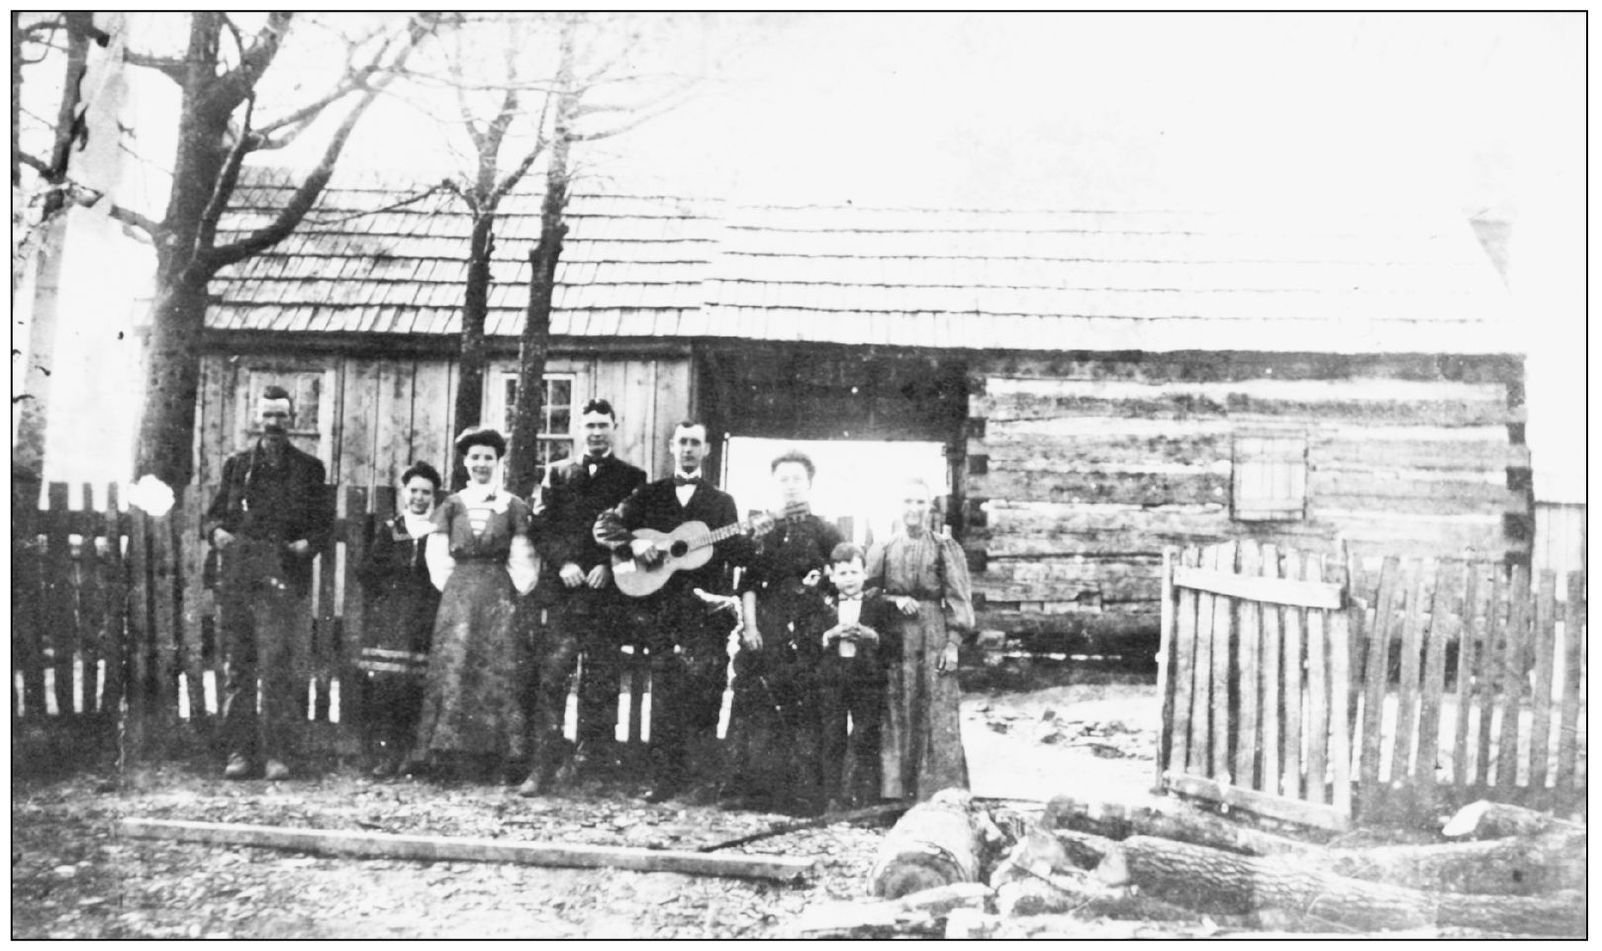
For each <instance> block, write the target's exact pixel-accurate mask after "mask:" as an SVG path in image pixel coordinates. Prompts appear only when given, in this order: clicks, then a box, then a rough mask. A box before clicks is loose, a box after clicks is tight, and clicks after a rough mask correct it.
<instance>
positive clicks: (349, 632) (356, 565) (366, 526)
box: [335, 485, 388, 750]
mask: <svg viewBox="0 0 1602 951" xmlns="http://www.w3.org/2000/svg"><path fill="white" fill-rule="evenodd" d="M343 501H344V510H343V514H344V523H345V563H344V565H343V570H344V573H345V578H344V601H345V604H344V624H343V626H342V627H341V629H340V635H341V637H342V639H343V640H342V642H341V644H340V652H339V653H340V662H339V669H338V670H337V671H336V672H335V675H336V676H337V677H338V678H339V711H338V712H339V730H340V735H341V746H343V747H344V748H346V749H348V750H357V749H360V748H361V745H362V736H363V730H364V728H365V724H364V723H363V722H362V715H363V712H364V711H363V710H362V705H361V702H360V699H359V698H360V695H361V689H360V687H361V672H360V670H359V669H358V668H357V666H356V663H357V661H358V660H359V659H360V657H361V649H362V638H363V632H364V630H365V628H366V625H367V593H366V592H365V591H364V590H363V589H362V584H361V578H360V568H361V564H362V559H363V558H365V557H366V555H367V542H368V539H369V538H370V537H371V533H372V531H373V528H374V523H375V522H378V523H379V524H382V522H381V519H375V518H374V517H373V516H372V515H371V514H369V512H368V509H367V489H366V488H364V487H362V486H355V485H353V486H347V487H346V489H345V493H344V500H343ZM380 511H382V512H387V511H388V510H387V509H384V510H380Z"/></svg>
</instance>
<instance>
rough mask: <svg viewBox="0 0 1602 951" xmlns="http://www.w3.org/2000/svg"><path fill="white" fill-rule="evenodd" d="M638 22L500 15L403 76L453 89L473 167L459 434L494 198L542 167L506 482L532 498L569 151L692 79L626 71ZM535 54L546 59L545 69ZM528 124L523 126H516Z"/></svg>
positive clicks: (660, 103)
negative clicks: (439, 66)
mask: <svg viewBox="0 0 1602 951" xmlns="http://www.w3.org/2000/svg"><path fill="white" fill-rule="evenodd" d="M641 22H642V21H640V20H638V19H635V20H632V21H630V20H628V19H626V18H604V19H603V18H597V17H593V16H587V15H583V14H574V13H566V14H556V15H534V16H529V15H512V16H510V17H508V16H505V15H497V16H494V17H491V18H488V19H484V20H480V21H477V22H475V23H474V24H472V25H471V26H472V29H471V30H468V31H465V32H459V33H458V34H457V35H458V36H459V37H461V38H462V49H458V50H457V51H456V52H455V55H454V56H452V57H450V58H448V59H447V62H446V65H445V67H444V69H443V70H442V71H441V74H440V75H436V76H430V75H429V73H428V71H427V69H426V67H421V66H420V68H419V69H416V70H414V71H413V75H412V77H411V78H412V80H413V81H421V82H428V81H431V80H432V81H438V82H441V83H444V84H446V85H448V86H450V87H452V89H453V90H454V92H455V93H456V98H457V105H458V110H457V112H458V115H457V116H454V117H452V118H451V119H450V120H449V122H450V124H451V125H456V126H459V127H460V128H462V129H464V130H465V132H466V133H467V137H468V139H469V140H470V141H471V143H472V146H473V149H472V152H471V153H470V156H469V158H470V162H471V164H472V166H473V169H474V171H473V173H472V174H471V175H468V176H463V178H462V180H461V181H460V182H459V183H458V184H457V186H456V188H455V191H456V194H457V195H458V196H459V197H460V199H461V200H462V202H463V204H464V205H465V206H466V207H467V210H468V213H469V214H470V215H471V216H472V222H473V227H472V232H471V238H470V241H469V247H468V267H467V283H466V287H465V294H464V298H463V311H462V339H461V346H460V350H459V357H460V365H459V367H458V373H459V380H460V382H459V384H458V386H457V391H456V398H455V404H454V407H455V409H454V413H455V416H454V418H455V420H456V426H457V427H458V428H462V427H465V426H469V425H474V424H477V423H479V422H481V420H480V416H481V410H482V406H483V402H484V390H483V387H484V373H485V368H486V365H487V346H486V341H485V336H484V326H485V318H486V316H487V310H488V297H489V290H490V286H491V283H492V274H491V267H490V265H491V261H492V258H493V254H494V248H495V221H496V215H497V213H498V211H499V207H500V203H501V201H502V199H504V198H505V197H506V196H507V195H508V194H509V193H511V192H512V191H513V190H515V189H516V188H517V186H518V185H519V184H520V183H521V182H522V181H523V179H524V178H525V176H526V175H527V173H528V172H529V171H530V170H531V169H532V168H533V167H534V166H535V165H536V164H537V163H538V161H539V160H540V159H541V158H542V157H543V159H544V161H545V169H544V171H545V188H544V195H543V198H542V201H541V206H540V237H539V239H538V242H537V243H536V245H535V247H534V248H533V249H532V250H531V251H530V253H529V261H530V264H531V265H532V274H531V276H530V279H529V303H528V310H527V315H526V320H525V322H524V328H523V332H522V334H521V337H520V340H519V354H518V377H517V394H516V398H515V400H514V402H513V406H512V420H513V422H512V432H511V433H510V440H509V441H510V443H511V451H510V455H509V458H508V460H507V486H508V488H510V489H511V490H512V491H514V492H516V493H517V494H519V495H523V496H527V495H529V494H530V493H532V492H533V491H534V487H535V486H536V485H537V484H538V482H539V477H540V470H541V466H542V465H543V462H544V460H543V459H542V456H541V452H540V441H539V436H540V425H541V421H542V419H543V415H544V414H543V405H542V403H543V398H544V375H545V357H546V353H547V352H548V350H549V337H550V320H551V304H552V300H553V292H554V289H555V275H556V266H557V263H558V261H559V259H560V257H561V249H562V242H563V239H564V238H565V236H566V233H567V225H566V223H565V220H564V219H565V212H566V208H567V201H568V197H569V195H570V193H571V189H572V183H573V181H574V179H575V177H576V175H577V174H578V169H577V168H576V166H575V164H574V162H573V149H574V146H575V145H577V144H578V143H582V142H588V141H594V140H599V139H604V138H609V137H611V136H615V135H618V134H620V133H622V132H625V131H627V130H629V129H632V128H634V127H635V126H637V125H639V124H640V123H642V122H645V121H647V120H649V119H651V118H653V117H655V116H657V115H660V114H661V113H663V112H665V111H667V110H669V109H671V108H673V107H674V106H675V105H677V104H678V103H679V102H680V101H682V99H683V98H684V96H685V95H686V94H687V92H688V91H689V89H690V88H691V87H692V86H693V82H694V81H693V80H687V79H685V78H683V77H680V76H663V75H660V74H653V73H647V72H641V71H639V70H635V69H632V68H631V54H632V53H633V52H634V51H635V50H637V49H638V47H639V45H640V34H641V31H640V29H639V25H640V23H641ZM475 37H476V38H477V41H476V42H475V41H474V38H475ZM490 37H499V38H500V42H501V44H503V45H504V47H505V52H504V56H503V57H501V59H500V60H498V61H492V62H494V63H495V64H497V65H498V68H497V69H495V70H490V69H487V68H485V63H484V62H483V60H484V56H483V52H482V51H483V50H484V49H485V48H494V47H495V46H496V45H497V44H496V43H495V42H494V40H493V39H491V38H490ZM466 50H471V51H472V52H471V53H469V52H465V51H466ZM475 55H476V59H475V58H474V57H475ZM541 56H548V57H549V58H550V60H551V61H552V62H551V63H543V62H541V61H540V57H541ZM553 64H554V70H553V69H552V68H551V66H552V65H553ZM466 66H472V67H475V68H464V67H466ZM531 100H532V101H537V102H538V103H539V106H538V108H537V110H536V109H534V108H531V106H530V101H531ZM475 105H476V106H477V107H478V108H476V109H475V108H474V106H475ZM525 117H526V118H527V119H528V120H529V122H527V123H523V122H520V120H521V119H523V118H525ZM503 169H504V171H503ZM465 480H466V473H465V472H464V471H462V470H461V466H460V464H458V465H457V466H456V471H455V473H454V475H453V479H452V482H453V484H454V485H455V486H457V487H459V486H461V485H462V484H464V483H465Z"/></svg>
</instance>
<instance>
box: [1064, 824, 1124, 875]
mask: <svg viewBox="0 0 1602 951" xmlns="http://www.w3.org/2000/svg"><path fill="white" fill-rule="evenodd" d="M1051 834H1052V836H1054V837H1055V838H1056V839H1057V844H1058V845H1060V846H1062V849H1063V853H1064V854H1065V855H1067V856H1068V863H1069V864H1070V865H1072V866H1073V867H1074V868H1084V869H1093V868H1096V867H1098V866H1100V865H1101V863H1102V860H1103V859H1105V858H1106V857H1107V853H1109V852H1116V851H1117V849H1118V843H1116V842H1114V841H1113V840H1112V839H1108V838H1105V837H1103V836H1099V835H1091V834H1090V833H1089V832H1074V831H1072V830H1069V829H1053V830H1052V833H1051Z"/></svg>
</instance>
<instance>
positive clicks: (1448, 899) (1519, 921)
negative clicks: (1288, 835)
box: [1104, 836, 1585, 936]
mask: <svg viewBox="0 0 1602 951" xmlns="http://www.w3.org/2000/svg"><path fill="white" fill-rule="evenodd" d="M1119 851H1120V853H1122V854H1121V859H1120V860H1121V861H1122V863H1123V869H1122V877H1123V879H1124V880H1123V881H1108V882H1107V884H1131V885H1135V886H1136V887H1138V888H1139V889H1140V890H1141V891H1142V893H1144V894H1147V895H1151V896H1154V897H1157V898H1159V899H1161V900H1163V901H1167V902H1172V903H1173V904H1177V905H1182V906H1184V907H1186V908H1191V909H1194V910H1196V911H1202V912H1207V913H1210V914H1211V913H1219V914H1236V915H1238V914H1260V913H1262V912H1265V911H1267V912H1273V913H1275V915H1276V916H1286V915H1288V916H1290V917H1291V918H1293V919H1294V920H1296V921H1298V922H1299V923H1308V924H1311V925H1315V926H1328V925H1336V926H1341V927H1347V928H1352V929H1357V930H1362V931H1374V930H1381V931H1389V930H1397V929H1408V928H1422V927H1429V926H1435V927H1455V928H1472V929H1476V930H1480V931H1494V932H1500V933H1507V934H1520V935H1541V936H1575V935H1584V934H1585V900H1584V895H1583V893H1579V892H1565V893H1560V894H1559V895H1556V896H1546V897H1540V898H1535V897H1506V896H1500V895H1457V894H1451V893H1434V892H1424V891H1419V890H1417V889H1412V888H1404V887H1401V886H1397V885H1384V884H1377V883H1374V882H1365V881H1360V880H1357V879H1352V878H1346V877H1343V876H1340V875H1335V874H1332V873H1330V872H1328V871H1324V870H1323V869H1322V868H1320V867H1319V866H1318V865H1317V864H1316V863H1312V862H1307V861H1304V860H1298V859H1292V858H1285V857H1266V858H1259V857H1252V856H1243V855H1238V854H1234V853H1230V852H1225V851H1222V850H1219V849H1212V848H1207V847H1205V846H1198V845H1193V844H1190V843H1186V842H1175V841H1172V840H1169V839H1160V838H1155V837H1151V836H1131V837H1130V838H1128V839H1125V840H1124V841H1123V842H1122V843H1120V844H1119ZM1111 860H1112V857H1109V861H1111ZM1105 880H1106V879H1104V881H1105Z"/></svg>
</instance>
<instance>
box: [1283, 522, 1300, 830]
mask: <svg viewBox="0 0 1602 951" xmlns="http://www.w3.org/2000/svg"><path fill="white" fill-rule="evenodd" d="M1281 570H1282V572H1283V573H1284V575H1285V577H1287V578H1299V577H1301V575H1302V555H1301V552H1299V551H1296V550H1295V549H1291V550H1289V551H1287V552H1285V555H1284V559H1283V564H1282V568H1281ZM1305 613H1306V612H1305V611H1304V610H1303V609H1302V608H1299V607H1292V606H1290V605H1286V606H1285V609H1284V616H1285V642H1284V652H1283V654H1282V663H1281V666H1280V669H1281V681H1282V683H1283V685H1284V704H1283V706H1282V707H1281V709H1283V710H1284V716H1282V717H1281V718H1280V720H1281V722H1282V723H1283V724H1284V726H1283V730H1282V735H1281V736H1280V742H1281V744H1282V747H1281V749H1282V752H1281V754H1280V791H1281V795H1283V796H1285V797H1286V798H1287V799H1297V800H1299V799H1301V798H1302V731H1303V728H1304V725H1303V723H1302V629H1303V628H1302V625H1303V621H1304V620H1305V617H1304V615H1305Z"/></svg>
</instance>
